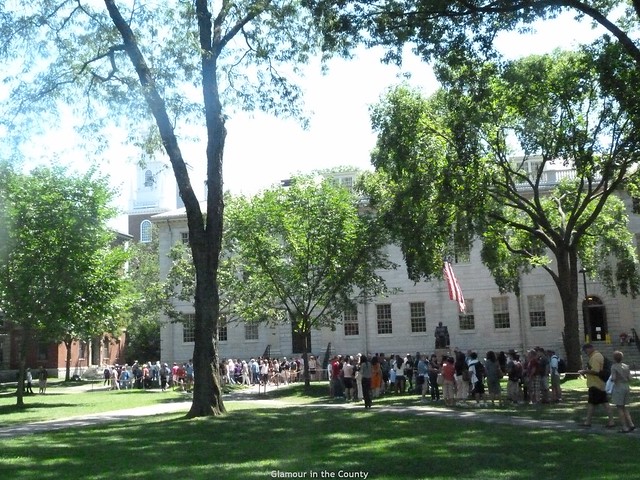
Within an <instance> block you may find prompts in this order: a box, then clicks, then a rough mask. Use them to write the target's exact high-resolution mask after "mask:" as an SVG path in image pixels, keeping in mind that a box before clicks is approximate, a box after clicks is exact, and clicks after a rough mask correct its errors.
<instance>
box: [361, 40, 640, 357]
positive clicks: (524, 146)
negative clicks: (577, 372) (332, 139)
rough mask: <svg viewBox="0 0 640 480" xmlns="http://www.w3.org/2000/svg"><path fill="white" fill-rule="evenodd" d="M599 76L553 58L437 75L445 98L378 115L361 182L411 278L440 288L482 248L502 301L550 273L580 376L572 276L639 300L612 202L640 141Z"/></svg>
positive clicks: (627, 178) (622, 218)
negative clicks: (525, 279) (472, 244)
mask: <svg viewBox="0 0 640 480" xmlns="http://www.w3.org/2000/svg"><path fill="white" fill-rule="evenodd" d="M596 63H597V59H596V60H594V57H593V56H592V54H591V52H589V51H580V52H564V53H563V52H556V53H554V54H552V55H545V56H534V57H528V58H524V59H521V60H518V61H513V62H509V63H507V64H505V65H503V66H500V65H498V64H482V65H481V66H479V68H476V69H467V68H458V69H456V68H449V69H445V68H442V69H441V71H440V76H441V80H442V81H443V85H444V88H443V89H442V90H441V91H440V92H438V93H436V94H435V95H434V96H433V97H431V98H429V99H425V98H423V97H422V96H421V95H420V93H419V92H416V91H412V90H409V89H407V88H405V87H399V88H397V89H395V90H392V91H391V92H390V93H389V95H388V96H387V97H386V98H385V99H384V100H383V101H382V102H381V103H380V104H379V105H378V106H377V107H376V108H374V110H373V115H372V118H373V124H374V128H375V129H376V131H377V132H378V136H379V137H378V143H377V147H376V150H375V151H374V153H373V156H372V159H373V163H374V165H375V167H376V171H377V172H378V177H373V178H370V179H369V180H368V181H367V184H368V191H369V193H370V195H371V199H372V205H373V206H374V207H375V208H378V209H379V211H380V214H381V215H382V216H383V218H384V219H385V220H386V221H385V223H386V225H387V227H388V228H389V229H390V230H391V231H392V232H394V234H395V238H396V239H397V240H398V241H399V243H400V245H401V246H402V249H403V252H404V254H405V259H406V261H407V266H408V271H409V275H410V277H411V278H414V279H416V280H417V279H419V278H421V277H427V278H429V277H430V276H433V275H439V274H440V269H441V261H442V258H443V257H446V256H448V255H453V254H454V253H455V249H456V248H459V247H463V248H464V247H468V245H469V241H470V240H471V239H472V238H473V236H474V235H477V236H478V237H479V238H481V239H482V240H483V249H482V259H483V262H484V263H485V265H487V267H488V268H489V269H490V270H491V272H492V274H493V276H494V278H495V279H496V282H497V284H498V286H499V287H500V289H501V290H503V291H505V290H512V291H516V293H517V292H518V289H519V275H520V274H521V273H524V272H527V271H529V270H530V269H532V268H536V267H538V268H543V269H545V270H546V271H547V272H548V273H549V274H550V275H551V277H552V278H553V280H554V282H555V283H556V285H557V287H558V291H559V294H560V297H561V299H562V303H563V310H564V320H565V331H564V337H565V348H566V351H567V355H568V358H569V361H570V362H571V364H572V365H573V366H575V367H577V366H579V362H580V348H579V342H580V337H579V334H578V315H577V299H578V289H577V278H578V275H577V272H578V269H579V268H580V267H581V266H582V267H583V268H587V269H590V270H591V271H592V272H598V273H599V276H600V278H601V279H602V280H603V282H604V283H605V285H607V286H608V287H609V289H610V290H611V291H615V290H616V289H619V290H620V291H621V292H623V293H627V294H632V295H635V294H637V293H638V291H639V287H640V283H639V279H640V277H639V272H638V263H637V259H636V254H635V250H634V248H633V239H632V236H631V234H630V232H629V230H628V227H627V223H628V219H627V215H626V210H625V207H624V205H623V203H622V201H621V200H620V199H619V197H617V196H616V194H619V193H622V192H623V191H624V188H625V187H626V185H627V183H629V182H631V183H633V182H635V181H637V178H636V177H637V174H636V169H637V165H638V153H637V152H638V146H640V145H639V142H640V137H639V136H638V133H637V129H636V128H635V124H634V122H633V121H632V118H631V116H630V115H629V114H628V113H627V112H626V111H625V110H624V109H622V108H621V106H620V104H619V102H618V101H617V100H616V99H615V98H613V97H612V96H610V95H607V94H606V92H605V91H604V90H603V89H602V88H601V87H600V83H599V78H600V72H599V70H598V68H597V66H596ZM610 258H615V259H616V262H613V263H611V262H610ZM434 259H435V260H434ZM578 261H579V262H580V265H579V264H578Z"/></svg>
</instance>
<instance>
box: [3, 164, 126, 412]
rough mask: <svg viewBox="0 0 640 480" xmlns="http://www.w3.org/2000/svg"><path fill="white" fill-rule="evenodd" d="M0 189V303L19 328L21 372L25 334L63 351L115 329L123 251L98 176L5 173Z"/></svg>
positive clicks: (54, 172)
mask: <svg viewBox="0 0 640 480" xmlns="http://www.w3.org/2000/svg"><path fill="white" fill-rule="evenodd" d="M2 193H3V198H4V202H5V203H4V205H5V209H6V211H5V223H4V225H3V227H4V228H5V229H6V232H7V233H6V235H7V244H6V245H5V248H6V256H5V257H4V258H3V261H2V263H1V264H0V269H1V270H0V271H1V275H0V301H1V302H2V310H3V312H5V314H6V316H7V318H8V319H9V320H10V321H11V322H13V323H15V324H18V325H20V326H21V327H22V328H23V335H22V339H23V341H22V346H21V357H20V358H21V362H20V363H21V365H20V366H21V375H23V374H24V361H25V355H24V354H25V353H26V349H27V344H28V342H29V341H30V340H31V336H32V335H37V337H38V338H39V339H41V340H47V341H54V342H62V341H64V342H65V344H66V345H67V350H68V351H69V348H70V346H71V342H72V341H74V340H78V339H85V340H86V339H89V338H91V337H92V336H96V335H100V334H102V333H104V332H111V331H114V330H115V328H116V326H117V325H118V315H119V311H120V305H119V304H118V300H119V299H120V298H121V297H120V294H121V291H122V287H123V284H122V277H123V268H124V262H125V259H126V254H125V252H124V249H123V248H117V247H115V246H114V245H113V241H114V238H115V236H114V234H113V232H112V231H111V230H109V228H108V226H107V220H109V219H110V218H112V217H113V215H114V213H115V212H114V210H113V209H111V208H110V207H109V206H108V205H109V201H110V199H111V196H112V191H111V189H110V187H109V186H108V183H107V181H106V179H104V178H94V174H93V173H88V174H86V175H84V176H73V175H70V174H69V173H68V172H66V171H65V170H62V169H45V168H40V169H37V170H35V171H33V172H32V173H31V174H29V175H22V174H16V173H10V174H8V176H7V177H6V182H5V183H4V184H3V192H2ZM68 358H69V356H67V359H68ZM67 367H69V365H68V364H67ZM68 373H69V372H68V368H67V378H68ZM23 378H24V377H23V376H21V379H23ZM18 392H19V393H18V394H19V401H18V403H19V404H20V403H21V392H22V390H21V389H20V388H19V389H18Z"/></svg>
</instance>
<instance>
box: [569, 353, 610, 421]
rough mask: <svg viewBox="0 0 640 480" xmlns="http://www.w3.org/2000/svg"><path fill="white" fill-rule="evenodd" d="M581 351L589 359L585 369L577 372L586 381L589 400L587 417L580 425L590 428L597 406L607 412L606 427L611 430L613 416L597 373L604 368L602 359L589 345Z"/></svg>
mask: <svg viewBox="0 0 640 480" xmlns="http://www.w3.org/2000/svg"><path fill="white" fill-rule="evenodd" d="M582 351H583V352H584V353H585V354H586V355H587V356H588V357H589V358H588V361H587V368H585V369H582V370H578V373H579V374H580V375H584V376H585V377H586V379H587V388H588V392H589V399H588V401H587V416H586V417H585V419H584V422H583V423H582V426H583V427H591V419H592V418H593V414H594V412H595V409H596V407H597V406H598V405H602V406H603V407H604V410H605V411H606V412H607V417H608V420H609V421H608V422H607V425H606V427H607V428H613V427H614V426H615V424H614V423H613V416H612V413H611V408H610V407H609V400H608V399H607V392H606V390H605V382H604V380H602V379H601V378H600V376H599V375H598V373H599V372H600V371H602V369H603V368H604V357H603V356H602V354H601V353H600V352H599V351H597V350H596V349H595V347H594V346H593V345H592V344H591V343H585V344H584V345H583V346H582Z"/></svg>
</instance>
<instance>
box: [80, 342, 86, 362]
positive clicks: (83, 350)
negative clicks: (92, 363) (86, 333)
mask: <svg viewBox="0 0 640 480" xmlns="http://www.w3.org/2000/svg"><path fill="white" fill-rule="evenodd" d="M85 358H87V342H82V341H80V342H78V360H84V359H85Z"/></svg>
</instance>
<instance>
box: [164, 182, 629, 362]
mask: <svg viewBox="0 0 640 480" xmlns="http://www.w3.org/2000/svg"><path fill="white" fill-rule="evenodd" d="M552 173H553V172H551V173H550V175H551V174H552ZM341 181H342V180H341ZM342 183H343V184H345V185H347V184H349V182H348V181H342ZM627 203H628V207H629V211H630V212H633V205H632V201H631V199H627ZM630 219H631V229H632V231H633V232H636V238H638V235H640V216H639V215H637V214H635V213H630ZM152 221H153V223H154V224H155V225H156V226H157V228H158V233H159V238H160V258H161V274H163V275H166V273H167V272H168V269H169V264H168V258H167V256H166V253H167V252H168V251H169V249H170V248H171V246H172V245H173V244H175V243H176V242H186V241H188V230H187V222H186V214H185V211H184V209H180V210H174V211H169V212H165V213H162V214H159V215H155V216H154V217H152ZM388 253H389V257H390V259H391V260H392V261H394V262H395V263H397V264H399V265H400V266H399V268H398V269H397V270H391V271H385V272H381V273H382V276H383V277H384V278H385V279H386V281H387V285H388V287H389V288H390V289H398V290H399V292H398V293H396V294H394V295H393V296H390V297H385V298H368V299H366V302H365V303H360V304H358V307H357V312H351V313H346V314H345V316H344V319H343V323H342V324H339V325H337V326H336V328H335V329H334V330H332V329H330V328H323V329H320V330H314V331H313V332H312V333H311V339H310V340H311V341H310V345H311V352H312V353H314V354H315V355H318V356H320V358H323V357H324V355H325V353H326V352H327V350H328V349H330V351H331V352H333V353H341V354H356V353H358V352H368V353H376V352H384V353H385V354H390V353H399V354H406V353H412V354H413V353H415V352H427V353H430V352H433V351H434V347H435V345H434V341H435V339H434V330H435V327H436V325H437V324H438V322H440V321H442V322H443V324H444V325H446V326H447V327H448V330H449V334H450V339H451V346H452V347H458V348H460V349H463V350H466V349H476V350H478V351H479V352H486V351H487V350H496V351H500V350H504V351H507V350H508V349H510V348H515V349H516V350H519V351H521V352H522V351H524V350H525V349H528V348H530V347H533V346H537V345H540V346H543V347H545V348H552V349H554V350H556V351H558V352H563V351H564V347H563V343H562V332H563V328H564V325H563V314H562V306H561V301H560V297H559V295H558V293H557V288H556V286H555V284H554V283H553V281H552V279H551V277H550V276H549V275H548V274H547V273H546V272H545V271H544V270H542V269H537V270H534V271H533V272H532V273H531V274H529V275H526V276H523V278H522V280H521V293H520V296H519V297H516V296H515V295H514V294H513V293H509V294H505V295H502V294H500V293H499V291H498V288H497V287H496V285H495V282H494V281H493V279H492V277H491V276H490V275H489V272H488V270H487V269H486V268H485V267H484V266H483V265H482V263H481V261H480V245H479V244H478V242H476V245H475V246H474V248H473V249H472V251H471V252H470V255H469V258H468V261H465V262H457V263H454V264H453V269H454V272H455V274H456V276H457V278H458V280H459V283H460V285H461V287H462V290H463V293H464V297H465V301H466V305H467V312H466V314H465V315H463V314H459V313H458V305H457V303H456V302H454V301H451V300H449V295H448V290H447V286H446V282H445V281H444V280H441V281H431V282H421V283H417V284H414V283H413V282H412V281H410V280H408V278H407V273H406V269H405V267H404V263H403V260H402V253H401V251H400V249H399V248H398V247H396V246H393V245H391V246H388ZM583 281H584V282H583ZM583 285H586V290H587V292H586V293H587V294H588V295H589V297H590V298H591V301H590V302H589V305H590V306H589V312H590V320H591V325H592V332H591V339H592V340H593V341H601V342H604V341H605V340H606V339H607V338H610V339H612V340H613V341H614V342H617V341H618V338H619V335H620V334H621V333H622V332H625V333H628V334H629V333H630V332H631V329H632V328H636V329H637V326H640V321H639V320H640V309H639V308H638V307H640V300H633V299H631V298H630V297H624V296H622V295H617V296H615V297H613V296H610V295H609V294H608V293H607V292H606V291H605V289H604V288H603V287H602V286H601V285H600V284H598V283H596V282H593V281H591V280H590V279H589V278H588V277H584V278H580V287H581V288H580V294H581V295H582V294H584V293H585V292H584V291H583ZM585 297H586V295H585ZM178 308H179V309H180V310H181V311H183V312H184V313H192V312H193V306H192V305H189V304H181V305H178ZM581 333H582V335H584V334H585V332H584V323H583V322H582V321H581ZM297 337H298V336H297V335H295V334H293V333H292V328H291V326H290V325H278V326H275V327H273V326H266V325H255V324H245V323H243V322H236V323H229V324H227V325H223V326H222V327H221V329H220V331H219V355H220V358H228V357H233V358H245V359H248V358H250V357H255V356H260V355H262V354H263V353H264V352H265V351H266V350H267V349H269V352H270V354H271V356H287V357H291V356H296V355H297V354H299V353H300V352H301V349H300V348H299V345H300V344H301V342H300V338H297ZM161 352H162V360H163V361H177V362H180V361H185V360H187V359H189V358H191V356H192V352H193V329H192V328H191V327H190V326H189V325H188V324H187V325H183V324H181V323H169V322H168V321H167V322H165V323H164V326H163V327H162V329H161Z"/></svg>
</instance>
